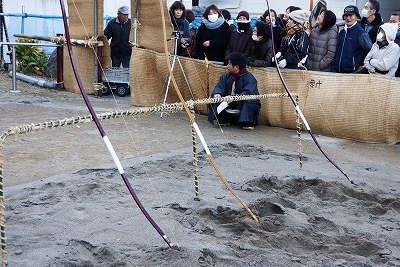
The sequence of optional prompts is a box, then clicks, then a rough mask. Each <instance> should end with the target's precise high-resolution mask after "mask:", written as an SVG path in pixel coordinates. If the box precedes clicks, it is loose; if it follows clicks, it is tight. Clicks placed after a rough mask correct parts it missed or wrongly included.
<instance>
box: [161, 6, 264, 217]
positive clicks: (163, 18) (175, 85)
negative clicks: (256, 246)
mask: <svg viewBox="0 0 400 267" xmlns="http://www.w3.org/2000/svg"><path fill="white" fill-rule="evenodd" d="M159 3H160V12H161V21H162V22H163V23H162V27H163V32H164V35H163V37H164V54H165V60H166V64H167V67H168V72H169V76H170V77H171V81H172V84H173V86H174V88H175V92H176V94H177V95H178V97H179V101H180V102H181V103H182V106H183V109H184V110H185V112H186V114H187V116H188V117H189V120H190V122H191V124H192V126H193V128H194V129H195V131H196V133H197V135H198V136H199V139H200V141H201V144H202V145H203V147H204V150H205V152H206V153H207V156H208V159H209V161H210V163H211V165H212V166H213V167H214V170H215V172H216V173H217V175H218V177H219V178H220V180H221V181H222V183H223V184H224V185H225V187H226V188H227V189H228V190H229V192H231V194H232V195H233V196H234V197H235V198H236V199H237V200H238V201H239V203H240V204H241V205H242V206H243V207H244V208H245V209H246V211H247V212H248V213H249V214H250V216H251V217H252V218H253V220H254V221H256V222H258V218H257V217H256V216H255V215H254V214H253V212H252V211H251V210H250V209H249V208H248V207H247V205H246V204H245V203H244V202H243V201H242V200H241V199H240V198H239V196H238V195H237V194H236V193H235V192H234V191H233V189H232V188H231V187H230V185H229V184H228V182H227V181H226V180H225V179H224V177H223V176H222V174H221V172H220V171H219V169H218V167H217V165H216V164H215V162H214V159H213V157H212V155H211V153H210V150H209V149H208V146H207V143H206V141H205V139H204V137H203V134H202V133H201V131H200V128H199V126H198V125H197V123H196V122H195V120H194V117H193V115H192V113H191V112H190V110H189V108H188V106H187V104H186V102H185V100H184V99H183V96H182V94H181V92H180V91H179V90H178V85H177V84H176V80H175V78H174V75H173V72H172V69H171V65H170V62H169V57H168V47H167V34H166V32H167V31H166V26H165V21H166V20H165V16H164V7H163V1H162V0H160V1H159Z"/></svg>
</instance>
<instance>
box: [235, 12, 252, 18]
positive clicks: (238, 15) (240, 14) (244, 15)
mask: <svg viewBox="0 0 400 267" xmlns="http://www.w3.org/2000/svg"><path fill="white" fill-rule="evenodd" d="M240 16H243V17H246V19H247V20H249V19H250V15H249V12H247V11H245V10H242V11H240V12H239V13H238V14H237V17H236V19H238V18H239V17H240Z"/></svg>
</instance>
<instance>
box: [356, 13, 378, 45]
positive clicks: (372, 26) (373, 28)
mask: <svg viewBox="0 0 400 267" xmlns="http://www.w3.org/2000/svg"><path fill="white" fill-rule="evenodd" d="M360 23H361V27H362V28H363V29H364V30H365V31H366V32H367V33H368V36H369V39H371V42H372V43H375V42H376V36H377V35H378V32H379V27H380V26H381V25H382V24H383V21H382V16H381V14H379V13H376V14H375V19H374V20H373V21H371V23H368V21H367V18H362V20H361V22H360Z"/></svg>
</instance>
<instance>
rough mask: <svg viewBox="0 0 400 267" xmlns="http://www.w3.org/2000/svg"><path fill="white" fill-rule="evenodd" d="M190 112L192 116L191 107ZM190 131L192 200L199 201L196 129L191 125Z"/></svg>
mask: <svg viewBox="0 0 400 267" xmlns="http://www.w3.org/2000/svg"><path fill="white" fill-rule="evenodd" d="M190 112H191V113H192V115H193V117H194V116H195V114H194V113H195V112H194V110H193V109H191V110H190ZM191 129H192V130H191V133H192V146H193V175H194V193H195V197H194V200H197V201H200V194H199V166H198V160H197V139H196V130H195V129H194V127H193V124H192V127H191Z"/></svg>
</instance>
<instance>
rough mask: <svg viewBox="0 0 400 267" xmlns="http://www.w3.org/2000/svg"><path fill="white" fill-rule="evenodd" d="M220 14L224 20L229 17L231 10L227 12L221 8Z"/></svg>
mask: <svg viewBox="0 0 400 267" xmlns="http://www.w3.org/2000/svg"><path fill="white" fill-rule="evenodd" d="M221 12H222V16H223V17H224V19H225V20H230V19H231V12H229V11H228V10H226V9H221Z"/></svg>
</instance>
